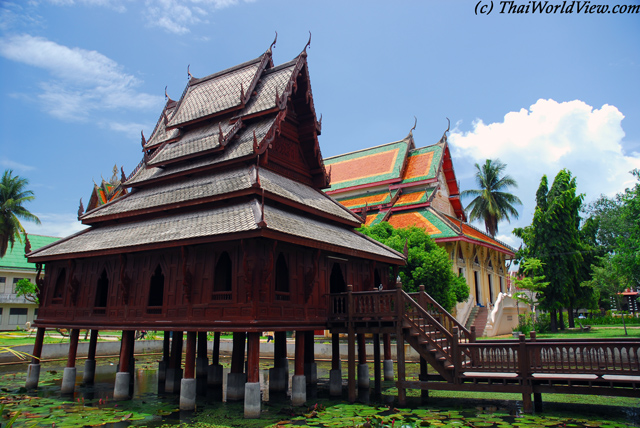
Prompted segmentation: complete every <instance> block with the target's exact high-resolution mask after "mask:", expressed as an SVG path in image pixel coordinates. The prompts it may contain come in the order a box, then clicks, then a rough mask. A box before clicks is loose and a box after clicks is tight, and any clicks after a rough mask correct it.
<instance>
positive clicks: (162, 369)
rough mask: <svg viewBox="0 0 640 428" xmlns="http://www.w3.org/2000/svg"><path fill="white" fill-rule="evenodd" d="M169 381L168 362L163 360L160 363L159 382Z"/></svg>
mask: <svg viewBox="0 0 640 428" xmlns="http://www.w3.org/2000/svg"><path fill="white" fill-rule="evenodd" d="M165 380H167V362H166V361H164V360H162V361H159V362H158V382H164V381H165Z"/></svg>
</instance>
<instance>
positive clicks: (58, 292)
mask: <svg viewBox="0 0 640 428" xmlns="http://www.w3.org/2000/svg"><path fill="white" fill-rule="evenodd" d="M66 279H67V270H66V269H65V268H62V269H61V270H60V273H58V278H57V279H56V286H55V287H54V289H53V299H52V301H51V303H54V304H61V303H62V298H63V296H64V284H65V282H66Z"/></svg>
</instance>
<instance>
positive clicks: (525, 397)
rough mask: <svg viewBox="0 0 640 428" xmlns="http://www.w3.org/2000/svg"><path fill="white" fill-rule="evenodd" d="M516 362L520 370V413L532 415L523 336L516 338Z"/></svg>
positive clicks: (526, 356)
mask: <svg viewBox="0 0 640 428" xmlns="http://www.w3.org/2000/svg"><path fill="white" fill-rule="evenodd" d="M518 339H519V346H518V361H519V366H520V367H519V368H520V370H519V371H520V373H519V377H520V384H521V385H522V411H523V412H525V413H533V405H532V402H531V393H532V392H533V391H532V388H531V382H530V379H529V358H528V355H527V344H526V342H525V337H524V334H520V336H519V337H518Z"/></svg>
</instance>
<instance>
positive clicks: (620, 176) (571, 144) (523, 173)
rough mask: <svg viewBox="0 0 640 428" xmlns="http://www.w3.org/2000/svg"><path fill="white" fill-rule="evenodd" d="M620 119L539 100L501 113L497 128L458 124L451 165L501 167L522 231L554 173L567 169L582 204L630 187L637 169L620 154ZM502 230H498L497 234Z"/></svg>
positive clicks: (638, 161)
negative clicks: (516, 200)
mask: <svg viewBox="0 0 640 428" xmlns="http://www.w3.org/2000/svg"><path fill="white" fill-rule="evenodd" d="M623 119H624V115H623V114H622V113H621V112H620V111H619V110H618V109H617V108H616V107H615V106H611V105H607V104H605V105H603V106H602V107H601V108H600V109H597V108H593V107H592V106H590V105H588V104H586V103H585V102H583V101H579V100H574V101H569V102H562V103H559V102H556V101H554V100H543V99H541V100H538V101H537V102H536V103H535V104H533V105H532V106H530V107H529V109H524V108H523V109H521V110H520V111H517V112H509V113H507V114H506V115H505V116H504V121H502V122H498V123H490V124H485V123H484V122H483V121H482V120H480V119H478V120H476V121H475V122H474V123H473V124H472V128H473V129H472V130H471V131H469V132H461V131H460V130H459V129H458V126H459V124H458V125H457V126H456V128H455V129H454V130H453V132H452V133H451V136H450V137H449V141H450V142H451V146H452V150H453V156H454V159H460V158H468V159H469V160H471V162H472V163H474V162H478V163H482V162H484V160H485V159H495V158H499V159H500V160H501V161H502V162H504V163H506V164H507V173H508V174H510V175H511V176H512V177H513V178H515V179H516V181H517V182H518V184H519V188H518V189H514V190H513V193H515V194H516V195H518V196H519V197H520V199H521V200H522V202H523V204H524V206H523V207H521V209H520V210H519V211H520V214H521V217H520V219H521V220H520V221H519V222H517V223H516V224H518V223H519V224H518V225H527V224H530V222H531V217H532V214H533V211H534V208H535V192H536V190H537V188H538V185H539V184H540V179H541V178H542V176H543V175H545V174H546V175H547V178H548V179H549V185H551V182H552V181H553V179H554V177H555V176H556V174H557V173H558V171H560V170H561V169H563V168H567V169H568V170H569V171H571V173H572V174H573V175H574V176H575V177H576V178H577V183H578V191H579V192H580V193H584V194H585V195H586V196H585V202H590V201H592V200H594V199H595V198H596V197H598V196H599V195H600V194H606V195H613V194H615V193H617V192H620V191H622V190H624V189H625V188H626V187H629V186H630V185H631V184H632V183H633V182H634V179H633V177H632V176H631V174H629V171H631V170H632V169H634V168H640V154H638V153H634V154H632V155H631V156H625V155H624V154H623V150H622V140H623V138H624V136H625V133H624V131H623V129H622V120H623ZM474 188H475V187H474ZM465 202H468V201H465ZM512 225H513V222H512ZM507 227H508V225H507V224H504V225H501V228H500V231H501V232H505V231H506V230H507ZM503 240H505V241H506V240H507V239H506V238H505V237H503Z"/></svg>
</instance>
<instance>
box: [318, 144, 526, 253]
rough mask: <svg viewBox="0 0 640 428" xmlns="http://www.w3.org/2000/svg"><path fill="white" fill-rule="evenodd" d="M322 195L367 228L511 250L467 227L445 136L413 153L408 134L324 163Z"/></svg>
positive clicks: (413, 148)
mask: <svg viewBox="0 0 640 428" xmlns="http://www.w3.org/2000/svg"><path fill="white" fill-rule="evenodd" d="M324 163H325V165H326V166H327V169H329V171H330V175H331V187H330V188H329V189H328V190H327V193H328V194H330V195H332V196H334V197H335V198H336V199H337V200H338V202H340V203H341V204H342V205H344V206H345V207H346V208H349V209H350V210H352V211H353V212H354V213H357V214H359V215H360V216H362V218H365V224H366V225H374V224H377V223H379V222H381V221H388V222H389V223H390V224H391V225H392V226H394V227H407V226H418V227H421V228H423V229H425V230H426V231H427V232H428V233H429V234H430V235H431V236H432V237H433V238H434V239H435V240H436V242H446V241H450V240H463V241H468V242H472V243H475V244H479V245H483V246H488V247H491V248H494V249H496V250H497V251H500V252H503V253H506V254H508V255H513V253H514V250H513V248H511V247H509V246H508V245H506V244H503V243H501V242H499V241H497V240H496V239H494V238H491V237H490V236H488V235H486V234H485V233H483V232H481V231H480V230H478V229H476V228H474V227H473V226H471V225H469V224H467V223H466V216H465V212H464V209H463V208H462V204H461V202H460V188H459V184H458V182H457V180H456V175H455V171H454V168H453V162H452V160H451V152H450V150H449V145H448V142H447V136H446V133H445V134H444V135H443V136H442V138H441V139H440V141H438V142H437V143H436V144H433V145H430V146H427V147H422V148H415V143H414V139H413V134H412V133H411V132H410V133H409V135H407V136H406V137H405V138H404V139H402V140H400V141H396V142H393V143H389V144H385V145H381V146H377V147H372V148H369V149H364V150H359V151H356V152H352V153H347V154H344V155H339V156H334V157H331V158H327V159H325V160H324Z"/></svg>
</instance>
